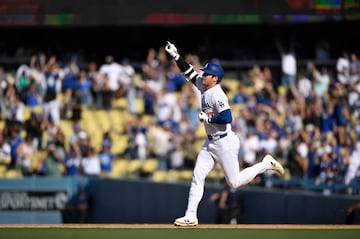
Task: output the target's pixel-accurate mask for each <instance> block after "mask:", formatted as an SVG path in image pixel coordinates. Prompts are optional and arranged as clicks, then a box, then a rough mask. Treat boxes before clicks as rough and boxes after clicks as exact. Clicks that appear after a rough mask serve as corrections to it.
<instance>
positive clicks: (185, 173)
mask: <svg viewBox="0 0 360 239" xmlns="http://www.w3.org/2000/svg"><path fill="white" fill-rule="evenodd" d="M192 176H193V170H190V169H184V170H181V171H180V173H179V180H181V181H191V179H192Z"/></svg>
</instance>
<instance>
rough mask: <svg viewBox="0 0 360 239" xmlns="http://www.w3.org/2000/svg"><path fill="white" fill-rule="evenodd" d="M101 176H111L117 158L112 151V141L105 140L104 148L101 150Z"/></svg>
mask: <svg viewBox="0 0 360 239" xmlns="http://www.w3.org/2000/svg"><path fill="white" fill-rule="evenodd" d="M99 159H100V166H101V176H104V177H109V176H111V171H112V163H113V160H114V159H115V155H114V154H113V153H112V152H111V142H109V141H103V144H102V148H101V150H100V152H99Z"/></svg>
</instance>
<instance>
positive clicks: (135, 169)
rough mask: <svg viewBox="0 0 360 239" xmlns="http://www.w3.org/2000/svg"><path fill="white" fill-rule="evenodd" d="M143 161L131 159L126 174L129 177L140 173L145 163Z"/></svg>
mask: <svg viewBox="0 0 360 239" xmlns="http://www.w3.org/2000/svg"><path fill="white" fill-rule="evenodd" d="M143 163H144V162H143V161H142V160H140V159H132V160H130V161H129V164H128V166H127V169H126V175H127V176H128V177H134V176H138V173H139V171H140V169H141V167H142V165H143Z"/></svg>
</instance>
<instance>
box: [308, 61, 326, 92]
mask: <svg viewBox="0 0 360 239" xmlns="http://www.w3.org/2000/svg"><path fill="white" fill-rule="evenodd" d="M309 68H310V71H311V74H312V77H313V87H314V93H315V96H316V97H320V98H323V97H326V96H327V93H328V90H329V85H330V76H329V74H328V70H327V68H325V67H322V69H321V71H319V70H318V69H317V68H316V66H315V65H314V64H313V63H310V64H309Z"/></svg>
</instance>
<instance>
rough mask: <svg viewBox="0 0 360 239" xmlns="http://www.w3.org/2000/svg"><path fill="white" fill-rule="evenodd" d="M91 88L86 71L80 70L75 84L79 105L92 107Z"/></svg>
mask: <svg viewBox="0 0 360 239" xmlns="http://www.w3.org/2000/svg"><path fill="white" fill-rule="evenodd" d="M91 89H92V86H91V80H90V79H89V78H88V76H87V73H86V71H85V70H81V71H80V73H79V79H78V80H77V84H76V95H77V97H78V98H79V100H80V103H81V105H82V106H85V107H87V108H90V107H92V104H93V98H92V94H91Z"/></svg>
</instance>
